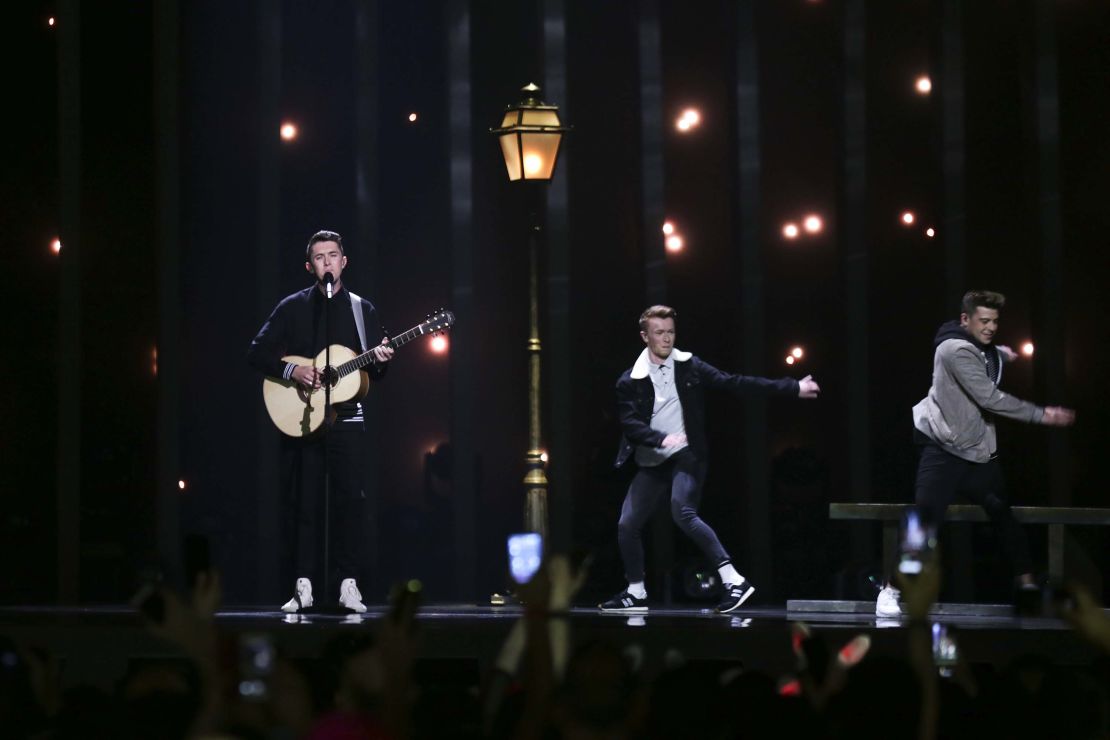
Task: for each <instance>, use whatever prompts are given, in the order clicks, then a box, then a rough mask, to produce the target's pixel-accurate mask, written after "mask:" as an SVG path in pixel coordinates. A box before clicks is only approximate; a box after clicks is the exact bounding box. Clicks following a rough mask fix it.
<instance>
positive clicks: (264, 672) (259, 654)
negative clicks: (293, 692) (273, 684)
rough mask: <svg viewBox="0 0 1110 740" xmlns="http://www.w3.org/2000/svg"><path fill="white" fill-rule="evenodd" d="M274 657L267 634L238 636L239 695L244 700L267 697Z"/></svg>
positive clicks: (259, 699) (272, 645) (261, 699)
mask: <svg viewBox="0 0 1110 740" xmlns="http://www.w3.org/2000/svg"><path fill="white" fill-rule="evenodd" d="M275 658H276V656H275V653H274V644H273V641H272V640H271V639H270V637H269V635H261V634H244V635H242V636H241V637H240V638H239V696H241V697H243V699H245V700H246V701H265V700H266V699H268V698H269V696H270V688H269V683H270V676H271V675H273V672H274V660H275Z"/></svg>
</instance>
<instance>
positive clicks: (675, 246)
mask: <svg viewBox="0 0 1110 740" xmlns="http://www.w3.org/2000/svg"><path fill="white" fill-rule="evenodd" d="M666 244H667V251H670V252H681V251H682V248H683V247H684V246H686V242H684V241H683V240H682V237H681V236H679V235H678V234H671V235H670V236H668V237H667V242H666Z"/></svg>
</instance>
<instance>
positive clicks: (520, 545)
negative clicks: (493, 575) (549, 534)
mask: <svg viewBox="0 0 1110 740" xmlns="http://www.w3.org/2000/svg"><path fill="white" fill-rule="evenodd" d="M508 545H509V573H510V574H511V575H512V578H513V580H514V581H515V582H517V583H528V581H530V580H532V576H534V575H536V571H537V570H539V569H540V563H541V562H543V536H542V535H541V534H540V533H539V532H524V533H522V534H511V535H509V541H508Z"/></svg>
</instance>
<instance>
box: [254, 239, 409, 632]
mask: <svg viewBox="0 0 1110 740" xmlns="http://www.w3.org/2000/svg"><path fill="white" fill-rule="evenodd" d="M346 266H347V256H346V254H345V253H344V250H343V238H342V237H341V236H340V235H339V234H337V233H335V232H334V231H318V232H317V233H315V234H313V235H312V237H311V238H310V239H309V241H308V246H307V248H306V250H305V270H306V271H307V272H308V273H309V274H311V275H312V276H313V278H314V279H315V282H314V284H313V285H312V286H311V287H309V288H306V289H304V290H301V291H298V292H296V293H293V294H292V295H290V296H287V297H286V298H284V299H283V300H282V301H281V302H280V303H278V305H277V306H276V307H275V308H274V310H273V312H272V313H271V314H270V317H269V318H268V319H267V320H266V323H265V324H263V326H262V328H261V329H260V330H259V332H258V335H257V336H256V337H255V338H254V339H253V340H252V341H251V344H250V348H249V350H248V351H247V361H248V362H249V363H250V365H251V367H253V368H254V369H255V370H258V371H259V372H260V373H262V374H263V375H264V376H266V378H267V379H268V380H269V381H274V382H275V383H276V384H280V385H284V386H290V387H291V386H292V385H293V384H294V383H295V384H296V386H295V387H296V388H297V389H300V392H301V394H302V395H303V396H304V397H305V398H306V399H315V400H312V401H310V402H309V403H308V404H307V405H308V406H312V405H313V404H315V405H316V406H317V407H320V408H322V407H323V406H324V405H325V401H324V396H325V393H324V390H322V389H321V386H322V385H324V384H327V381H328V378H327V377H326V371H325V369H324V366H323V364H322V363H321V364H320V365H317V364H313V363H312V362H311V361H309V364H299V363H297V362H288V361H286V360H284V359H283V357H288V356H303V357H306V358H314V357H316V356H317V355H319V354H320V353H322V352H324V351H325V350H326V348H328V347H334V346H335V345H342V346H343V347H350V348H358V351H359V352H367V353H370V354H372V359H373V363H372V364H371V365H370V367H369V368H367V370H365V371H360V372H365V374H366V377H367V378H368V379H369V380H371V381H378V380H381V379H382V377H383V376H384V375H385V370H386V363H388V362H389V361H390V360H391V359H392V358H393V349H392V347H391V346H389V344H388V340H387V339H385V338H383V337H382V330H381V328H380V327H381V323H380V321H379V320H378V312H377V310H376V309H375V308H374V305H373V304H372V303H370V302H369V301H367V300H366V299H365V298H360V297H359V296H357V295H354V294H352V293H351V292H350V291H349V290H347V289H346V288H345V287H344V285H343V280H342V275H343V270H344V268H345V267H346ZM329 294H330V297H329ZM334 366H335V363H334V361H333V362H332V367H334ZM331 385H334V380H333V381H332V383H331ZM329 390H330V389H329ZM327 411H330V417H331V419H330V421H331V423H330V424H324V425H323V428H322V429H320V430H319V431H315V430H314V433H311V434H305V435H303V436H290V435H289V433H286V434H283V435H282V438H281V459H280V462H281V472H280V479H281V485H282V491H281V504H282V510H283V517H282V519H283V531H282V544H283V546H284V547H285V548H286V552H285V553H284V558H283V560H284V563H283V565H284V568H283V573H284V574H286V575H288V576H289V577H292V578H295V579H296V581H295V585H294V593H293V598H292V599H290V600H289V601H288V602H286V603H285V605H284V606H282V610H283V611H286V612H290V613H292V612H298V611H300V610H301V609H304V608H307V607H310V606H312V605H313V592H312V583H313V579H316V582H317V583H324V584H325V588H326V587H327V584H330V583H334V582H335V581H334V580H333V578H334V579H336V580H338V582H339V603H340V605H341V606H343V607H345V608H347V609H349V610H352V611H355V612H364V611H366V606H365V604H363V602H362V595H361V594H360V593H359V590H358V585H357V582H356V580H355V579H356V576H357V571H358V567H359V564H360V562H361V557H360V553H359V545H360V543H361V540H362V538H363V536H364V531H363V524H364V514H363V501H364V500H365V494H364V492H363V480H364V471H363V465H362V460H363V457H364V455H365V450H364V447H365V444H366V439H365V437H366V435H365V421H364V419H363V409H362V405H361V404H360V403H359V401H358V398H357V397H355V398H351V399H350V400H342V401H338V402H336V403H332V404H331V408H330V409H328V410H327ZM325 474H327V477H328V481H329V482H328V484H327V485H328V498H329V499H330V509H331V512H330V513H331V521H332V527H331V528H330V531H331V532H332V533H333V535H332V537H331V541H330V542H329V543H328V544H329V545H330V546H331V553H332V556H331V558H330V559H331V564H330V565H331V567H330V568H329V570H331V571H332V572H330V573H324V572H322V569H323V567H324V564H323V563H322V562H321V560H322V558H321V555H322V553H323V551H324V541H323V538H324V530H325V527H324V524H325V522H324V516H325ZM321 579H323V580H321Z"/></svg>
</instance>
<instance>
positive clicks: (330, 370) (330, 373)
mask: <svg viewBox="0 0 1110 740" xmlns="http://www.w3.org/2000/svg"><path fill="white" fill-rule="evenodd" d="M320 382H321V383H322V384H324V385H330V386H331V387H332V388H334V387H335V384H336V383H338V382H339V373H338V371H336V369H335V368H334V367H327V368H324V372H323V377H322V378H320Z"/></svg>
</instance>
